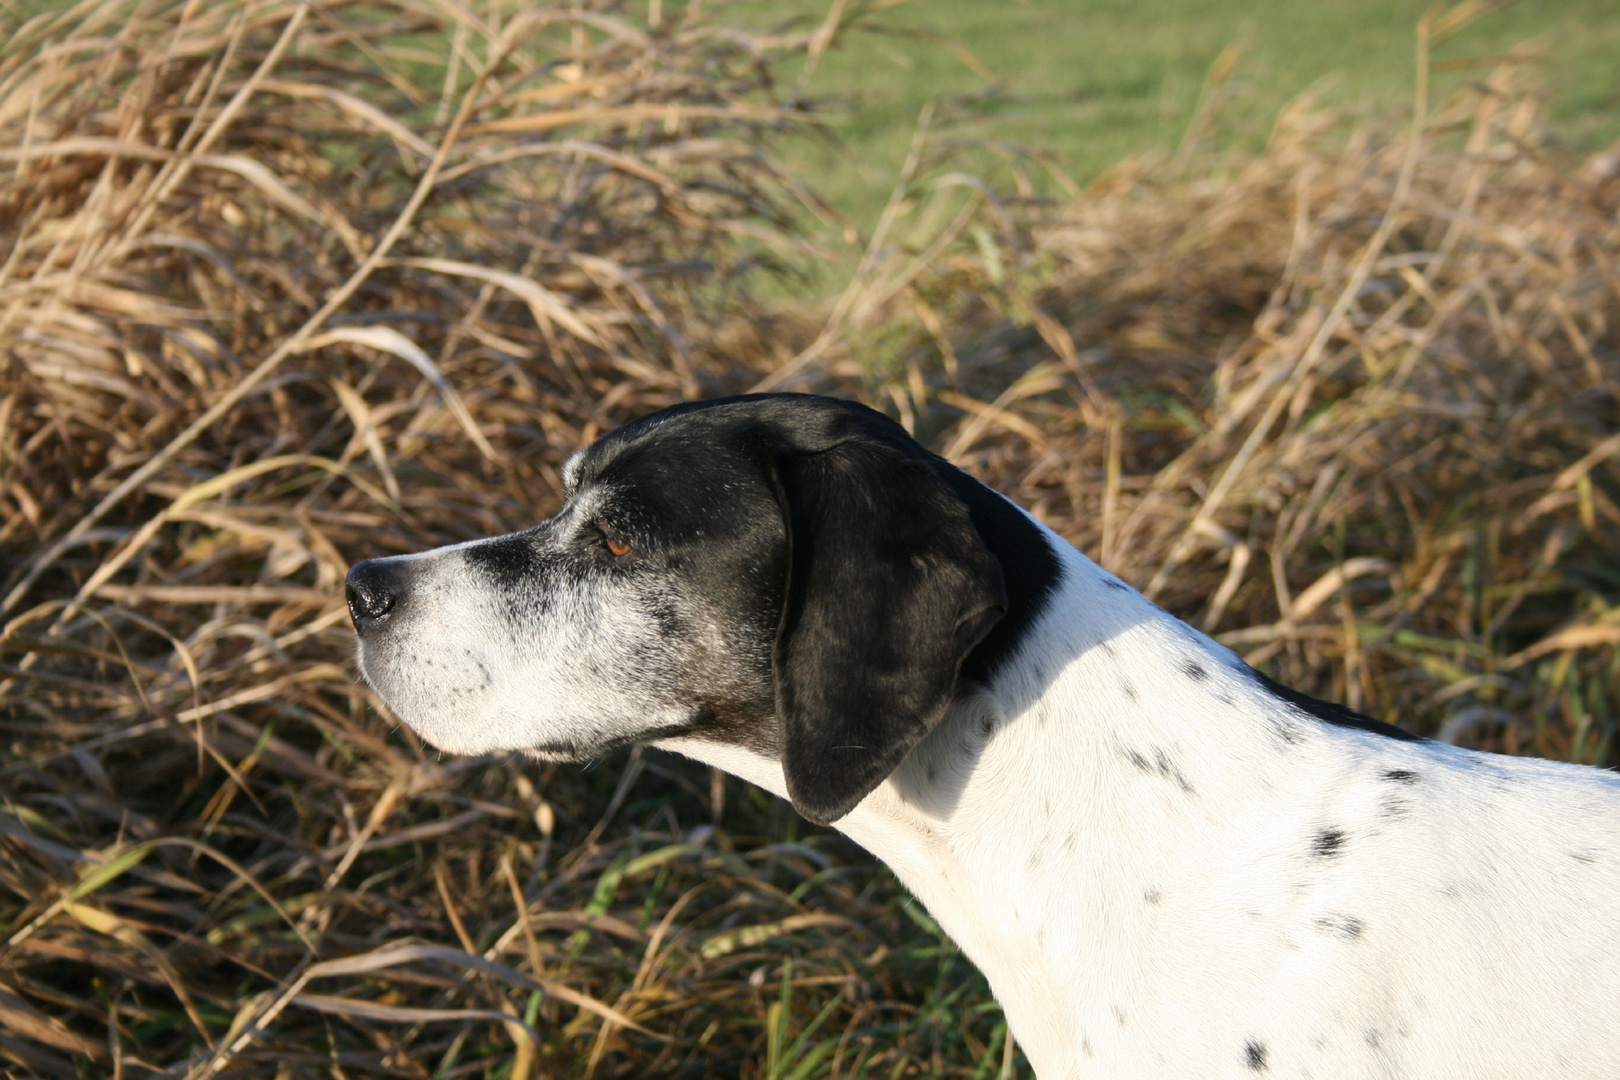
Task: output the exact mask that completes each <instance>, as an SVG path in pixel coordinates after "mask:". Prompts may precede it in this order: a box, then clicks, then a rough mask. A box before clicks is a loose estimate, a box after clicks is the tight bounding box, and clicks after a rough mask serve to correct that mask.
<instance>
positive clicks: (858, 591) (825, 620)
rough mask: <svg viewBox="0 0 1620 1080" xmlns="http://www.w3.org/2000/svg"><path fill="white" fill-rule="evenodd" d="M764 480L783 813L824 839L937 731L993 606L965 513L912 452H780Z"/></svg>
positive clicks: (994, 589)
mask: <svg viewBox="0 0 1620 1080" xmlns="http://www.w3.org/2000/svg"><path fill="white" fill-rule="evenodd" d="M778 480H779V483H780V485H781V495H780V497H781V498H782V501H783V504H784V512H785V515H786V517H787V526H788V536H789V547H790V555H789V571H788V581H787V589H786V598H785V601H784V604H783V612H782V621H781V624H780V626H779V628H778V631H777V638H776V647H775V651H774V654H773V657H772V664H773V668H774V673H775V680H776V710H777V717H778V720H779V723H780V724H781V734H782V769H783V772H784V774H785V775H786V779H787V789H788V795H789V797H790V798H791V799H792V801H793V806H794V808H795V809H797V810H798V811H799V813H801V814H803V815H804V816H805V817H806V818H808V819H809V820H811V821H813V822H815V823H817V824H820V825H826V824H830V823H831V822H833V821H836V820H837V819H839V818H841V817H843V816H844V815H845V814H847V813H849V811H850V810H852V809H854V807H855V805H856V804H857V803H859V802H860V801H861V800H862V799H863V798H865V797H866V796H867V795H868V794H869V793H870V792H871V791H872V789H873V788H875V787H877V786H878V785H879V784H880V783H882V782H883V780H884V778H885V777H887V776H888V775H889V774H890V773H891V772H893V771H894V769H895V767H896V766H897V765H899V764H900V762H901V761H902V760H903V759H904V758H905V756H906V754H908V753H909V752H910V751H911V748H912V747H913V746H914V745H916V743H917V741H918V740H919V739H921V738H922V737H923V736H924V735H926V734H928V732H930V731H932V730H933V728H934V725H936V724H937V723H939V721H940V718H941V717H942V716H944V714H945V710H946V708H947V707H949V705H950V703H951V698H952V695H953V693H954V692H955V688H956V679H957V673H958V670H959V669H960V667H961V664H962V660H963V658H964V657H966V656H967V654H968V653H969V652H971V651H972V650H973V647H974V646H975V645H977V644H978V643H979V641H980V640H981V639H982V638H983V637H984V636H985V634H987V633H988V632H989V631H990V628H991V627H993V626H994V625H995V623H996V621H997V620H999V619H1000V618H1001V616H1002V614H1003V613H1004V612H1005V611H1006V608H1007V594H1006V587H1005V585H1004V583H1003V580H1002V573H1001V565H1000V564H999V563H998V562H997V561H996V559H995V556H994V555H992V554H991V552H990V551H989V549H988V548H987V547H986V546H985V544H984V541H983V539H982V538H981V537H980V535H979V532H978V530H977V529H976V528H975V527H974V525H973V521H972V518H971V516H970V515H969V512H968V508H967V505H966V504H965V503H964V502H963V501H962V500H961V499H960V498H959V497H958V496H957V495H956V494H955V492H953V491H952V490H951V489H950V488H949V487H948V486H947V485H946V484H945V482H944V481H943V480H942V479H941V478H940V477H939V475H938V474H937V473H936V471H935V467H934V464H933V462H932V460H931V459H930V458H928V457H926V456H925V455H924V454H923V453H922V451H921V450H920V449H916V448H910V447H905V448H902V447H901V446H897V445H891V444H890V443H889V442H888V441H878V440H866V439H859V438H856V439H850V440H848V441H842V442H839V443H838V444H836V445H834V446H832V447H830V448H828V449H825V450H822V451H820V452H814V453H804V452H797V453H795V452H789V453H788V454H786V455H784V457H783V458H782V459H781V460H780V462H779V466H778Z"/></svg>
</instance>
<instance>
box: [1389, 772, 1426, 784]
mask: <svg viewBox="0 0 1620 1080" xmlns="http://www.w3.org/2000/svg"><path fill="white" fill-rule="evenodd" d="M1383 778H1384V779H1385V780H1388V781H1389V782H1390V783H1392V784H1415V783H1417V782H1418V779H1419V777H1418V774H1417V773H1415V772H1407V771H1406V770H1405V769H1391V770H1390V771H1389V772H1387V773H1385V774H1384V776H1383Z"/></svg>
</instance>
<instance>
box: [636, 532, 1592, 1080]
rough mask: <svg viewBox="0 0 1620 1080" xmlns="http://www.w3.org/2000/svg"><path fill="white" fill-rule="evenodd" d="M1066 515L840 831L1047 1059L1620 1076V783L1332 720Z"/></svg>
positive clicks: (1372, 1073)
mask: <svg viewBox="0 0 1620 1080" xmlns="http://www.w3.org/2000/svg"><path fill="white" fill-rule="evenodd" d="M1048 536H1049V539H1050V540H1051V542H1052V543H1053V546H1054V547H1055V548H1056V549H1057V550H1059V551H1060V552H1061V553H1062V555H1061V558H1062V562H1063V575H1064V576H1063V582H1062V584H1061V587H1060V588H1059V590H1058V592H1057V594H1056V596H1055V598H1054V600H1053V601H1052V602H1050V603H1049V605H1048V608H1047V610H1046V611H1045V612H1044V614H1043V615H1042V616H1041V619H1040V622H1039V624H1038V625H1037V627H1036V628H1035V629H1034V630H1033V632H1032V633H1030V634H1029V635H1028V637H1027V639H1026V643H1025V645H1024V647H1023V648H1022V650H1021V651H1020V652H1019V654H1018V655H1017V656H1016V657H1015V658H1014V659H1013V661H1012V662H1011V663H1009V664H1008V665H1007V666H1006V668H1005V670H1004V671H1003V673H1002V674H1001V676H999V677H998V679H997V680H996V683H995V685H993V686H990V687H987V688H984V690H983V691H982V692H980V693H979V694H977V695H974V696H971V697H968V698H966V699H964V700H961V701H959V702H958V703H957V704H956V705H954V706H953V707H952V709H951V711H950V712H949V714H948V715H947V716H946V718H945V719H944V721H943V722H942V723H941V724H940V725H939V727H938V728H937V729H936V730H935V731H934V732H933V733H932V734H931V735H929V736H928V737H927V739H925V741H924V742H923V743H922V744H920V745H919V746H917V747H916V749H915V750H914V751H913V752H912V753H911V755H910V756H909V757H908V758H907V760H906V761H905V763H904V764H903V765H902V766H901V767H900V768H899V769H898V770H897V771H896V772H895V773H894V774H893V775H892V776H891V777H890V778H889V779H888V780H887V781H886V782H884V783H883V784H882V786H880V787H879V788H878V789H877V790H876V791H874V792H873V793H872V794H871V795H870V796H868V797H867V798H866V799H865V801H863V802H862V803H861V804H860V806H859V807H857V808H856V810H855V811H854V812H853V813H851V814H850V815H849V816H848V817H846V818H844V819H843V820H841V821H839V822H838V823H837V827H838V828H839V829H840V830H841V831H843V832H844V833H846V834H847V835H849V836H850V837H851V838H852V839H854V840H855V841H856V842H858V843H860V844H861V845H862V846H864V847H865V848H867V849H868V850H869V851H871V852H872V853H873V854H874V855H876V856H877V857H878V858H880V859H882V860H883V861H884V862H886V863H888V864H889V865H890V866H891V867H892V868H893V869H894V871H895V873H896V874H897V875H898V876H899V878H900V880H901V881H902V882H904V883H905V884H906V886H907V887H908V888H909V889H911V890H912V891H913V892H914V893H915V894H916V895H917V897H918V898H919V899H921V900H922V902H923V903H924V904H925V905H926V906H927V908H928V910H929V911H930V912H931V913H932V914H933V916H934V917H935V918H936V919H937V920H938V922H939V923H940V925H941V926H942V927H943V928H944V929H945V930H946V931H947V932H948V933H949V934H950V935H951V936H952V937H953V938H954V939H955V940H956V941H957V942H958V943H959V944H960V945H961V947H962V949H963V950H964V951H965V952H966V954H967V955H968V956H969V957H971V958H972V959H973V961H974V962H975V963H976V964H978V965H979V967H980V968H981V969H982V970H983V971H984V972H985V974H986V975H987V976H988V978H989V980H990V984H991V987H992V989H993V990H994V992H995V994H996V997H997V999H998V1000H999V1001H1000V1002H1001V1004H1002V1006H1003V1007H1004V1009H1005V1011H1006V1015H1007V1018H1008V1021H1009V1023H1010V1025H1011V1028H1012V1031H1013V1033H1014V1035H1015V1036H1016V1038H1017V1039H1018V1041H1019V1044H1020V1045H1021V1046H1022V1047H1023V1049H1024V1051H1025V1052H1026V1054H1027V1055H1028V1057H1029V1060H1030V1061H1031V1063H1032V1064H1033V1065H1034V1067H1035V1070H1036V1072H1037V1074H1038V1075H1039V1077H1040V1078H1041V1080H1063V1078H1071V1077H1072V1078H1079V1077H1100V1078H1108V1080H1128V1078H1133V1077H1140V1078H1144V1080H1148V1078H1151V1080H1174V1078H1182V1077H1185V1078H1198V1080H1212V1078H1216V1077H1251V1078H1252V1077H1258V1076H1288V1077H1317V1078H1322V1080H1328V1078H1332V1080H1350V1078H1362V1077H1366V1078H1374V1077H1378V1078H1393V1077H1409V1078H1413V1080H1447V1078H1457V1080H1463V1078H1467V1080H1484V1078H1501V1080H1529V1078H1537V1077H1561V1078H1562V1077H1571V1078H1573V1077H1582V1078H1588V1077H1589V1078H1597V1077H1609V1078H1612V1077H1617V1076H1620V777H1616V775H1615V774H1612V773H1608V772H1601V771H1598V770H1596V769H1590V768H1583V767H1579V766H1574V765H1567V764H1561V763H1556V762H1548V761H1540V760H1531V759H1522V758H1508V757H1500V756H1496V755H1490V754H1480V753H1474V752H1470V751H1466V750H1461V749H1457V748H1454V747H1450V746H1446V745H1443V744H1439V743H1431V742H1421V743H1420V742H1403V741H1398V740H1394V739H1390V738H1387V737H1385V736H1381V735H1378V734H1374V733H1370V732H1363V731H1360V730H1355V729H1351V728H1344V727H1335V726H1331V725H1327V724H1324V723H1321V722H1320V721H1317V720H1315V719H1314V718H1311V717H1308V716H1305V715H1304V714H1302V713H1299V712H1298V711H1296V710H1295V709H1294V708H1293V707H1292V706H1290V705H1288V704H1286V703H1285V702H1283V701H1282V700H1280V699H1278V698H1277V697H1275V696H1274V695H1272V694H1271V693H1270V692H1269V691H1267V690H1265V689H1264V688H1263V687H1261V686H1260V685H1259V684H1258V683H1256V682H1255V681H1254V680H1253V679H1252V678H1251V677H1250V676H1249V675H1248V674H1247V672H1246V671H1245V670H1244V669H1242V668H1241V667H1240V666H1238V661H1237V659H1236V658H1235V657H1234V656H1233V655H1232V654H1231V652H1230V651H1229V650H1227V649H1225V648H1224V647H1222V646H1221V645H1219V644H1217V643H1215V642H1213V641H1211V640H1210V639H1208V638H1206V637H1204V636H1203V635H1201V634H1198V633H1197V632H1195V631H1193V630H1192V629H1191V628H1189V627H1188V626H1186V625H1185V624H1183V623H1181V622H1179V621H1177V620H1175V619H1173V618H1171V617H1170V616H1169V615H1167V614H1165V613H1164V612H1162V611H1160V610H1159V609H1157V608H1156V607H1154V606H1153V605H1152V604H1150V603H1149V602H1148V601H1147V600H1145V599H1143V598H1142V597H1141V596H1140V595H1139V594H1137V593H1135V592H1132V591H1128V590H1121V589H1120V588H1119V587H1118V583H1117V582H1113V585H1112V587H1110V584H1109V583H1110V582H1112V579H1111V578H1110V576H1109V575H1107V574H1105V573H1104V572H1103V571H1101V570H1100V569H1098V568H1097V567H1096V566H1095V565H1094V564H1092V563H1091V562H1090V561H1089V560H1088V559H1086V558H1085V556H1083V555H1081V554H1079V553H1078V552H1076V551H1074V550H1073V549H1072V548H1071V547H1069V546H1068V545H1067V544H1066V543H1064V542H1063V541H1062V540H1061V539H1060V538H1058V537H1056V536H1055V535H1053V534H1050V533H1049V534H1048ZM1192 664H1197V665H1198V666H1199V667H1200V668H1201V669H1202V670H1203V672H1204V673H1205V676H1204V677H1203V678H1193V677H1190V676H1189V674H1188V669H1189V665H1192ZM1127 687H1129V690H1127ZM1132 692H1134V694H1135V696H1134V698H1133V697H1132V696H1131V693H1132ZM987 722H988V726H990V727H992V728H993V731H992V732H991V733H990V734H989V735H988V736H987V735H986V734H985V728H986V726H987ZM659 745H664V746H667V747H669V748H670V749H673V750H677V751H679V752H681V753H683V754H687V755H689V756H691V757H694V758H697V759H699V760H701V761H705V762H709V763H711V764H714V765H716V766H719V767H720V768H723V769H725V770H726V771H728V772H731V773H734V774H736V775H738V776H741V777H743V778H745V779H747V780H750V781H752V782H753V783H756V784H759V785H760V786H762V787H764V788H767V789H768V790H770V791H773V792H775V793H776V794H778V795H783V796H785V795H786V786H785V783H784V781H783V776H782V770H781V767H780V766H779V765H778V764H777V762H775V761H773V760H770V759H768V758H766V757H764V756H761V755H759V754H756V753H752V752H750V751H748V750H745V749H743V748H741V747H737V746H728V745H721V744H718V743H713V742H706V741H701V740H697V739H693V738H680V739H671V740H666V741H664V742H663V743H660V744H659ZM1390 773H1394V774H1397V775H1396V778H1394V779H1391V778H1389V777H1388V776H1387V775H1386V774H1390ZM1402 774H1410V776H1405V775H1402ZM1335 833H1337V834H1338V836H1339V839H1338V840H1337V841H1331V836H1332V834H1335ZM1324 837H1328V838H1330V839H1329V840H1324ZM1324 848H1326V849H1327V850H1325V851H1324V850H1323V849H1324Z"/></svg>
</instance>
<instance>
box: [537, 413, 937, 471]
mask: <svg viewBox="0 0 1620 1080" xmlns="http://www.w3.org/2000/svg"><path fill="white" fill-rule="evenodd" d="M850 440H870V441H873V442H880V443H886V444H889V445H891V446H894V447H896V448H902V449H906V450H913V449H915V444H913V443H912V440H911V437H910V436H909V435H908V434H907V433H906V431H905V429H904V428H902V427H901V426H900V425H899V424H897V423H895V422H894V421H893V420H891V419H890V418H889V417H887V416H885V415H883V414H882V413H880V412H878V411H876V410H875V409H871V408H868V407H867V406H865V405H862V404H860V403H859V402H854V401H845V400H842V399H840V398H829V397H822V396H819V395H816V394H743V395H739V396H736V397H727V398H714V399H711V400H709V401H696V402H684V403H682V404H679V405H672V406H669V407H668V408H665V409H660V410H658V411H657V412H653V413H649V414H648V415H646V416H643V417H641V418H639V419H637V420H632V421H631V422H630V423H628V424H625V425H624V426H623V427H620V428H618V429H616V430H614V431H611V432H609V433H608V434H606V435H603V436H602V437H601V438H600V439H598V440H597V441H596V442H594V443H592V444H591V445H590V446H589V447H587V448H586V449H584V450H582V451H579V452H578V453H575V454H574V455H573V456H572V457H571V458H569V459H568V462H567V464H565V465H564V466H563V483H564V485H565V487H566V489H567V490H568V491H569V492H570V493H572V492H573V491H575V490H577V489H578V488H580V487H582V486H584V485H587V484H590V483H592V482H594V481H596V480H598V479H601V478H603V477H604V476H605V475H607V474H613V475H614V478H615V479H618V477H619V474H621V473H623V474H628V478H631V479H646V480H659V479H665V478H670V477H686V478H696V477H705V478H708V479H710V480H714V479H718V478H720V477H721V476H722V475H723V474H724V473H725V472H726V471H728V470H730V471H736V470H739V469H744V470H748V469H750V467H751V466H752V467H753V468H757V467H759V466H760V465H761V464H763V460H764V459H765V458H767V457H769V456H771V455H773V454H776V453H783V452H800V453H819V452H822V451H825V450H830V449H832V448H833V447H835V446H838V445H840V444H842V443H845V442H848V441H850Z"/></svg>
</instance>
